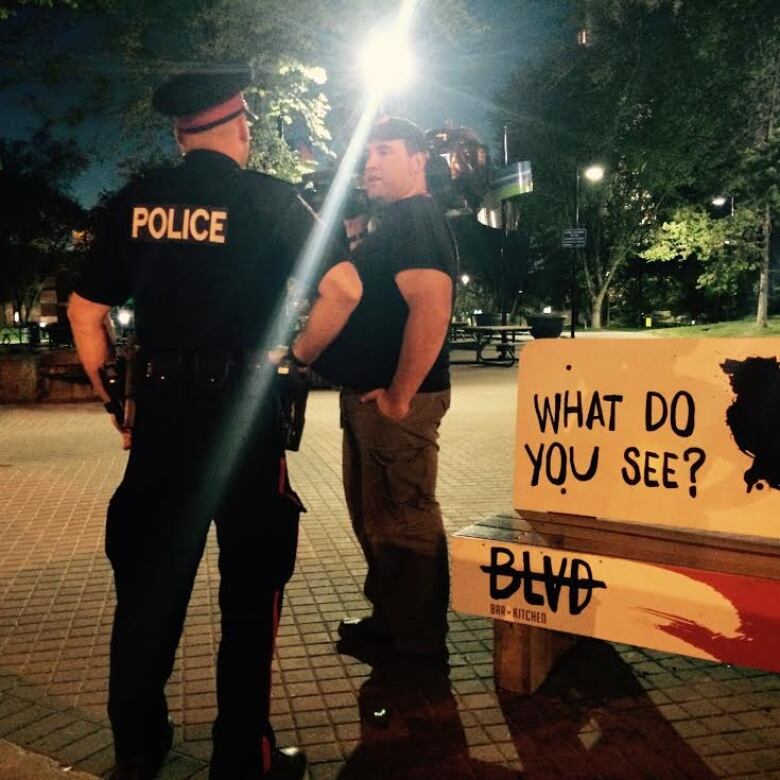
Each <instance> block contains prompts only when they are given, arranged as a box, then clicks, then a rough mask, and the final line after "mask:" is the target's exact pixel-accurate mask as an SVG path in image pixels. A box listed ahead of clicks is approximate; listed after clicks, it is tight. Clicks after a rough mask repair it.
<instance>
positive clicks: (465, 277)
mask: <svg viewBox="0 0 780 780" xmlns="http://www.w3.org/2000/svg"><path fill="white" fill-rule="evenodd" d="M460 281H461V282H462V283H463V284H468V283H469V282H470V281H471V277H470V276H469V275H468V274H463V276H461V277H460Z"/></svg>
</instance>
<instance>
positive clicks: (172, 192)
mask: <svg viewBox="0 0 780 780" xmlns="http://www.w3.org/2000/svg"><path fill="white" fill-rule="evenodd" d="M246 84H247V74H246V73H244V72H227V73H219V74H214V73H197V74H185V75H183V76H179V77H177V78H174V79H172V80H171V81H169V82H167V83H166V84H165V85H163V87H162V88H160V89H159V90H158V91H157V93H156V95H155V106H156V107H157V108H158V109H159V110H161V111H162V112H163V113H165V114H168V115H172V116H174V117H175V129H176V136H177V140H178V142H179V145H180V147H181V148H182V151H183V152H184V154H185V156H184V160H183V161H182V162H181V163H180V164H179V165H178V166H177V167H175V168H172V169H168V170H163V171H159V172H156V173H153V174H149V175H147V176H145V177H143V178H142V179H140V180H138V181H136V182H134V183H132V184H130V185H128V186H127V187H125V188H124V189H123V190H122V191H120V193H119V194H118V195H117V196H116V197H114V198H113V199H112V200H111V201H110V203H109V204H108V206H107V208H106V209H105V212H104V214H103V218H102V219H101V221H100V224H99V225H98V227H97V230H96V236H95V241H94V246H93V249H92V252H91V255H90V258H89V260H88V264H87V268H86V270H85V272H84V274H83V277H82V278H81V280H80V282H79V283H78V285H77V287H76V291H75V293H74V295H73V297H72V299H71V304H70V309H69V314H70V317H71V322H72V325H73V330H74V335H75V337H76V344H77V348H78V350H79V354H80V357H81V359H82V362H83V363H84V366H85V369H86V370H87V373H88V374H89V376H90V378H91V379H92V381H93V384H94V385H95V386H96V389H98V392H99V393H101V395H105V393H104V391H103V390H102V388H100V385H99V380H98V371H99V368H100V366H101V365H102V364H103V363H104V362H105V360H106V357H107V354H108V344H107V340H106V335H105V330H104V328H103V327H102V321H103V318H104V316H105V314H106V313H107V312H108V310H109V308H110V307H111V306H114V305H118V304H121V303H124V302H125V301H126V300H127V299H128V298H131V297H132V299H133V301H134V309H135V318H136V330H137V335H138V339H139V342H140V347H141V352H140V357H139V365H138V366H137V368H136V374H137V376H138V382H137V416H136V426H135V429H134V431H133V442H132V448H131V452H130V458H129V462H128V467H127V470H126V472H125V476H124V479H123V481H122V484H121V485H120V486H119V488H118V489H117V491H116V493H115V494H114V497H113V498H112V500H111V503H110V506H109V512H108V522H107V531H106V550H107V553H108V556H109V558H110V559H111V563H112V566H113V568H114V575H115V581H116V588H117V610H116V615H115V621H114V631H113V636H112V645H111V675H110V684H109V716H110V718H111V722H112V727H113V731H114V738H115V748H116V756H117V769H116V770H115V774H114V777H115V778H117V780H120V779H121V778H152V777H154V775H155V773H156V771H157V769H158V768H159V766H160V764H161V763H162V761H163V760H164V757H165V755H166V754H167V751H168V749H169V747H170V744H171V734H172V731H171V725H170V722H169V719H168V714H167V705H166V702H165V696H164V693H163V688H164V685H165V682H166V680H167V678H168V676H169V675H170V673H171V670H172V666H173V660H174V656H175V652H176V647H177V645H178V641H179V638H180V635H181V630H182V625H183V620H184V616H185V612H186V609H187V604H188V601H189V597H190V593H191V589H192V585H193V580H194V577H195V573H196V571H197V567H198V563H199V561H200V558H201V556H202V553H203V549H204V547H205V542H206V535H207V532H208V528H209V523H210V520H211V518H212V517H213V519H214V520H215V521H216V525H217V538H218V541H219V545H220V608H221V613H222V641H221V645H220V650H219V656H218V663H217V698H218V717H217V721H216V723H215V726H214V755H213V758H212V767H211V777H212V778H215V779H217V778H231V780H232V779H233V778H253V779H254V778H259V777H261V776H265V775H267V774H269V773H272V775H273V776H274V777H290V778H297V777H302V776H303V774H304V772H305V757H304V756H303V755H302V754H294V753H292V752H281V751H278V750H276V749H275V745H274V737H273V731H272V729H271V726H270V724H269V722H268V716H269V712H268V710H269V695H270V691H269V686H270V676H271V675H270V665H271V657H272V653H273V643H274V633H275V628H276V625H277V624H278V619H279V611H280V597H281V591H282V588H283V586H284V583H285V582H286V581H287V579H289V577H290V575H291V574H292V569H293V565H294V559H295V548H296V542H297V527H298V514H299V512H300V509H301V507H300V503H299V501H298V499H297V496H296V495H295V494H294V493H293V491H292V490H291V488H290V485H289V480H288V478H287V473H286V468H285V461H284V450H283V448H282V444H281V441H280V437H279V435H278V430H277V425H276V418H275V412H276V409H277V403H276V398H275V391H274V386H273V384H272V375H273V369H272V367H271V366H270V365H269V364H267V362H266V361H264V359H263V355H264V354H265V349H267V348H268V347H270V346H273V344H274V343H275V342H276V340H277V339H278V338H279V337H280V335H283V333H282V331H280V328H279V327H278V326H279V322H280V317H281V316H282V311H283V308H284V306H283V304H284V295H285V291H286V285H287V280H288V278H289V277H290V275H291V274H292V273H293V270H294V265H295V260H296V258H297V256H298V253H299V251H300V249H301V247H302V245H303V242H304V240H305V238H306V235H307V234H308V232H309V229H310V228H311V224H312V215H311V213H310V212H309V211H308V210H307V209H306V207H305V205H304V204H303V202H302V201H301V200H300V199H299V198H298V197H297V195H296V194H295V192H294V190H293V189H292V188H291V187H290V186H289V185H287V184H285V183H283V182H280V181H278V180H276V179H273V178H271V177H268V176H263V175H261V174H254V173H250V172H247V171H244V170H243V167H244V165H245V164H246V161H247V158H248V154H249V141H250V130H249V125H248V122H247V119H246V113H245V110H246V106H245V103H244V101H243V97H242V95H241V92H240V90H241V89H242V88H243V87H244V86H246ZM282 330H283V329H282Z"/></svg>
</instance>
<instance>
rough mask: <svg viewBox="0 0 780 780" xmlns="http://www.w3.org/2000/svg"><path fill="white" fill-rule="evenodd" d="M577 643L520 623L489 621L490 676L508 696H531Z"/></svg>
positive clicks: (559, 633)
mask: <svg viewBox="0 0 780 780" xmlns="http://www.w3.org/2000/svg"><path fill="white" fill-rule="evenodd" d="M576 640H577V637H576V636H574V635H572V634H564V633H561V632H559V631H549V630H547V629H545V628H535V627H533V626H528V625H525V624H524V623H508V622H506V621H504V620H494V621H493V676H494V677H495V681H496V686H497V687H499V688H503V689H504V690H506V691H511V692H512V693H525V694H531V693H534V692H535V691H536V690H537V689H538V688H539V686H540V685H541V684H542V683H543V682H544V681H545V680H546V679H547V675H548V674H549V673H550V671H551V669H552V668H553V666H554V665H555V662H556V661H557V660H558V659H559V658H560V657H561V656H562V655H563V653H565V652H566V650H568V649H569V648H570V647H571V646H572V645H573V644H574V643H575V641H576Z"/></svg>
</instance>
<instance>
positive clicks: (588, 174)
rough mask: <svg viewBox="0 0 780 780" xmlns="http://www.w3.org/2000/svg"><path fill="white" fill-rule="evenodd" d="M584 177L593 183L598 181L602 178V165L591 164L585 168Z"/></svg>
mask: <svg viewBox="0 0 780 780" xmlns="http://www.w3.org/2000/svg"><path fill="white" fill-rule="evenodd" d="M585 178H586V179H587V180H588V181H592V182H593V183H594V184H596V183H597V182H600V181H601V180H602V179H603V178H604V167H603V166H601V165H591V166H590V167H588V168H586V169H585Z"/></svg>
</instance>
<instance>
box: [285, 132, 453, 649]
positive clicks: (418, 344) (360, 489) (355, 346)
mask: <svg viewBox="0 0 780 780" xmlns="http://www.w3.org/2000/svg"><path fill="white" fill-rule="evenodd" d="M426 148H427V144H426V141H425V136H424V135H423V133H422V131H421V130H420V129H419V128H418V127H417V126H416V125H414V124H412V123H411V122H408V121H406V120H403V119H398V118H393V117H389V118H384V119H381V120H380V121H379V122H377V123H376V124H375V126H374V128H373V130H372V132H371V134H370V136H369V141H368V157H367V161H366V164H365V170H364V184H365V187H366V194H367V196H368V198H369V199H371V200H373V201H376V202H378V203H381V204H382V206H383V210H382V213H381V221H380V223H379V226H378V227H377V229H376V230H375V231H374V232H373V233H369V234H368V236H367V237H366V238H365V239H364V240H363V241H362V243H360V245H359V246H357V248H356V249H355V250H354V251H353V252H352V254H351V257H350V259H351V262H352V263H353V264H354V267H355V269H357V273H358V275H359V276H360V282H361V284H362V298H361V300H360V303H359V304H358V306H357V308H356V309H355V311H354V313H353V314H352V316H351V317H350V319H349V320H348V322H347V324H346V325H345V326H344V329H343V330H342V331H341V333H340V335H339V336H338V338H337V339H336V341H335V342H334V343H333V344H331V345H330V346H329V347H328V348H327V349H326V350H325V351H324V352H322V354H320V353H319V352H318V350H317V349H316V348H314V346H313V345H312V341H311V332H310V329H309V328H307V329H306V330H305V331H304V332H303V333H302V334H301V335H300V336H299V338H298V339H297V341H296V343H295V344H294V345H293V352H294V354H295V356H296V357H297V358H298V359H299V360H300V361H302V362H309V361H311V360H313V359H314V358H316V357H317V356H318V355H319V359H317V360H316V362H315V363H314V367H315V369H316V370H317V372H318V373H320V374H321V375H323V376H324V377H325V378H327V379H329V380H331V381H333V382H334V383H337V384H340V385H342V386H343V388H344V389H343V391H342V394H341V415H342V424H343V428H344V463H343V472H344V486H345V491H346V499H347V505H348V508H349V513H350V517H351V520H352V525H353V528H354V530H355V534H356V535H357V538H358V540H359V541H360V544H361V546H362V548H363V552H364V554H365V557H366V562H367V564H368V574H367V576H366V581H365V589H364V590H365V595H366V597H367V598H368V600H369V601H370V602H371V606H372V608H373V611H372V614H371V615H370V616H369V617H366V618H357V619H345V620H343V621H342V622H341V624H340V626H339V635H340V636H341V639H342V641H341V643H340V645H339V648H340V649H342V650H343V651H345V652H348V651H350V650H354V651H357V652H359V651H360V649H361V648H365V647H366V646H369V647H370V646H372V645H377V644H378V645H381V646H382V647H384V648H387V647H390V648H392V649H393V650H394V651H396V652H397V653H398V654H400V655H407V656H414V657H416V658H426V657H427V658H432V659H436V660H446V658H447V650H446V644H445V638H446V634H447V604H448V600H449V573H448V566H447V545H446V538H445V535H444V526H443V523H442V517H441V511H440V508H439V505H438V503H437V501H436V495H435V492H436V470H437V458H438V445H437V439H438V429H439V424H440V422H441V419H442V417H443V416H444V414H445V412H446V411H447V409H448V407H449V403H450V372H449V357H448V352H447V344H446V336H447V330H448V327H449V322H450V319H451V313H452V296H453V289H454V279H455V275H456V272H457V268H456V266H457V257H456V250H455V245H454V242H453V239H452V236H451V233H450V231H449V228H448V225H447V223H446V220H445V218H444V216H443V215H442V214H441V213H440V211H439V210H438V208H437V207H436V204H435V203H434V202H433V200H432V198H431V196H430V195H429V193H428V191H427V186H426V180H425V164H426V159H427V153H426ZM327 278H328V276H327V275H326V276H325V279H324V280H323V281H324V282H325V281H326V280H327Z"/></svg>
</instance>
